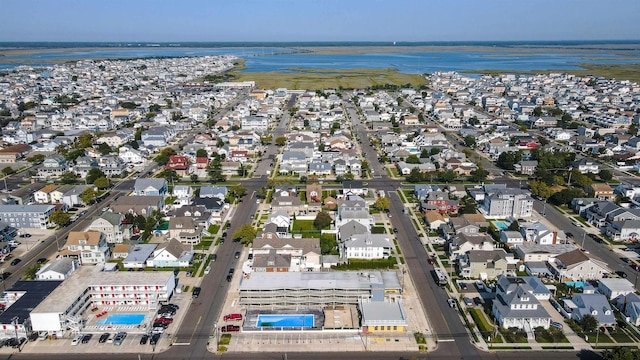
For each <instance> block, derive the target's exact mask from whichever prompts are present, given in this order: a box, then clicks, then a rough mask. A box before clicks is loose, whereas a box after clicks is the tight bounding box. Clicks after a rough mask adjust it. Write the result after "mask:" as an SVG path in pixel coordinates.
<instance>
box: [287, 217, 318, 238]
mask: <svg viewBox="0 0 640 360" xmlns="http://www.w3.org/2000/svg"><path fill="white" fill-rule="evenodd" d="M291 233H292V234H302V237H303V238H317V237H320V230H318V229H316V228H315V227H314V226H313V220H294V222H293V229H292V230H291Z"/></svg>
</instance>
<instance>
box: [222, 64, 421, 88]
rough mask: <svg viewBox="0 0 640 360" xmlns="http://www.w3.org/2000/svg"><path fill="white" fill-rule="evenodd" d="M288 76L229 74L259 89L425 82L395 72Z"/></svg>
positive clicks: (319, 72) (307, 72) (302, 71)
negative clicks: (253, 84)
mask: <svg viewBox="0 0 640 360" xmlns="http://www.w3.org/2000/svg"><path fill="white" fill-rule="evenodd" d="M287 70H290V71H291V72H287V73H283V72H251V73H242V72H232V73H231V74H232V75H233V76H234V77H235V81H255V82H256V84H257V86H258V87H260V88H270V89H273V88H282V87H284V88H288V89H310V90H319V89H329V88H333V89H337V88H347V89H353V88H366V87H370V86H374V85H385V84H392V85H400V86H404V85H405V84H411V86H412V87H420V86H421V85H424V84H426V83H427V81H426V80H425V79H424V78H423V77H422V76H420V75H419V74H403V73H400V72H398V71H397V70H396V69H391V68H390V69H326V70H320V69H300V68H292V69H287Z"/></svg>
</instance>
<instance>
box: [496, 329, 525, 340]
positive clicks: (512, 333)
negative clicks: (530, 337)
mask: <svg viewBox="0 0 640 360" xmlns="http://www.w3.org/2000/svg"><path fill="white" fill-rule="evenodd" d="M500 333H501V334H502V336H503V337H504V339H505V341H506V342H508V343H527V334H525V332H524V331H522V330H520V329H518V328H509V329H503V328H500Z"/></svg>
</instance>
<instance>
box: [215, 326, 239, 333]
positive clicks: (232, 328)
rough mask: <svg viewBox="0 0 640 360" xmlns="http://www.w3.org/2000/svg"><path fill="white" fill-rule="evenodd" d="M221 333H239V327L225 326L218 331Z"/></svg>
mask: <svg viewBox="0 0 640 360" xmlns="http://www.w3.org/2000/svg"><path fill="white" fill-rule="evenodd" d="M220 331H222V332H237V331H240V326H237V325H225V326H223V327H222V329H220Z"/></svg>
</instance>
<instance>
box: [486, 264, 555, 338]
mask: <svg viewBox="0 0 640 360" xmlns="http://www.w3.org/2000/svg"><path fill="white" fill-rule="evenodd" d="M528 278H529V279H531V280H533V281H536V280H537V281H538V282H540V280H538V279H537V278H533V277H528ZM540 284H541V282H540ZM542 285H543V286H541V287H540V286H537V287H536V289H542V288H544V289H546V288H545V287H544V284H542ZM546 294H547V295H549V296H550V293H549V291H548V290H547V291H546ZM547 299H548V297H547ZM491 314H492V315H493V316H494V317H495V318H496V322H497V323H498V324H499V325H500V326H501V327H503V328H506V329H508V328H511V327H517V328H519V329H522V330H524V331H525V332H526V333H527V334H528V335H533V330H534V329H535V328H537V327H543V328H545V329H548V328H549V325H550V323H551V315H549V313H548V312H547V311H546V310H545V308H544V307H543V306H542V304H540V300H539V299H538V298H537V297H536V295H535V289H534V287H532V286H531V285H530V284H529V283H528V282H527V281H526V280H525V279H523V278H519V277H506V276H502V275H501V276H498V282H497V283H496V298H495V300H494V301H493V306H492V309H491Z"/></svg>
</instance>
